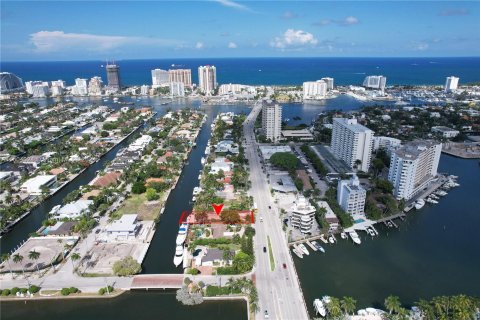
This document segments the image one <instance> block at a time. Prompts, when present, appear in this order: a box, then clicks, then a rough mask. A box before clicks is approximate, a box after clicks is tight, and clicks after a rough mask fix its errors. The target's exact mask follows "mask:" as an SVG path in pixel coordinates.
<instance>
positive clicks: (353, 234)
mask: <svg viewBox="0 0 480 320" xmlns="http://www.w3.org/2000/svg"><path fill="white" fill-rule="evenodd" d="M348 234H349V235H350V238H352V241H353V242H354V243H356V244H361V243H362V240H360V237H359V236H358V234H357V233H356V232H355V230H352V231H350V232H349V233H348Z"/></svg>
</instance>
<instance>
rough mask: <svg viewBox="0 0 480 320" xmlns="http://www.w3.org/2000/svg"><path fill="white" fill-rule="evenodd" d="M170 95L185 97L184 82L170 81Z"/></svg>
mask: <svg viewBox="0 0 480 320" xmlns="http://www.w3.org/2000/svg"><path fill="white" fill-rule="evenodd" d="M170 95H172V96H173V97H184V96H185V85H184V84H183V82H170Z"/></svg>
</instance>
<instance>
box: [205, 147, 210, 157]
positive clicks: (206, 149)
mask: <svg viewBox="0 0 480 320" xmlns="http://www.w3.org/2000/svg"><path fill="white" fill-rule="evenodd" d="M205 154H207V155H208V154H210V147H206V148H205Z"/></svg>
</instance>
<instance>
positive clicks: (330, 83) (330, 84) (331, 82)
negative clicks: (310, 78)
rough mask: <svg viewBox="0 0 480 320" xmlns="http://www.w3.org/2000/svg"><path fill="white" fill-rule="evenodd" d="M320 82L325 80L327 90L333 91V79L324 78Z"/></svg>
mask: <svg viewBox="0 0 480 320" xmlns="http://www.w3.org/2000/svg"><path fill="white" fill-rule="evenodd" d="M320 80H323V81H325V83H326V84H327V90H333V78H328V77H326V78H322V79H320Z"/></svg>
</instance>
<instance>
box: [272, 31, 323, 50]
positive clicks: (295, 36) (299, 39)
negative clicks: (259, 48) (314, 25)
mask: <svg viewBox="0 0 480 320" xmlns="http://www.w3.org/2000/svg"><path fill="white" fill-rule="evenodd" d="M317 43H318V40H317V39H316V38H315V37H314V36H313V34H311V33H309V32H306V31H303V30H295V29H288V30H287V31H285V33H284V34H283V35H282V36H281V37H275V39H273V40H272V41H271V42H270V46H272V47H274V48H279V49H286V48H301V47H304V46H315V45H316V44H317Z"/></svg>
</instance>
